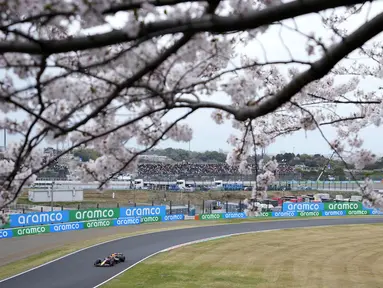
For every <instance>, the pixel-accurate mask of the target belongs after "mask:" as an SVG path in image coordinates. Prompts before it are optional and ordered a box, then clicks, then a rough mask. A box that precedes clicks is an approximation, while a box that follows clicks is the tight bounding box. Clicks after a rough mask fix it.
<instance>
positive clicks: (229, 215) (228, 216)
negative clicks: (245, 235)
mask: <svg viewBox="0 0 383 288" xmlns="http://www.w3.org/2000/svg"><path fill="white" fill-rule="evenodd" d="M238 218H247V216H246V214H245V213H244V212H240V213H239V212H238V213H236V212H232V213H224V214H223V219H238Z"/></svg>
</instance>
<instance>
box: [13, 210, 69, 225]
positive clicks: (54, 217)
mask: <svg viewBox="0 0 383 288" xmlns="http://www.w3.org/2000/svg"><path fill="white" fill-rule="evenodd" d="M9 221H10V223H9V224H10V227H22V226H33V225H41V224H50V223H60V222H69V211H68V210H64V211H54V212H36V213H26V214H11V215H10V216H9Z"/></svg>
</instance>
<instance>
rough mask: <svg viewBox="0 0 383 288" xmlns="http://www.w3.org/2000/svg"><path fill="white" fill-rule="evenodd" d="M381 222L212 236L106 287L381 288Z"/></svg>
mask: <svg viewBox="0 0 383 288" xmlns="http://www.w3.org/2000/svg"><path fill="white" fill-rule="evenodd" d="M382 228H383V226H382V225H381V224H379V225H376V224H374V225H363V226H361V225H345V226H338V227H319V228H318V227H316V228H304V229H287V230H284V231H270V232H267V233H254V234H248V235H240V236H233V237H230V238H226V239H218V240H213V241H209V242H205V243H200V244H195V245H190V246H187V247H181V248H178V249H175V250H173V251H170V252H165V253H161V254H158V255H156V256H154V257H152V258H150V259H148V260H146V261H144V262H142V263H140V264H138V265H137V266H135V267H133V268H132V269H130V270H128V271H127V272H125V273H123V274H121V275H120V276H118V277H117V278H115V279H113V280H112V281H110V282H109V283H107V284H105V285H103V286H102V287H103V288H125V287H137V288H140V287H145V288H146V287H156V288H179V287H182V288H197V287H204V288H216V287H219V288H233V287H235V288H253V287H258V288H296V287H302V288H319V287H366V288H367V287H368V288H380V287H383V278H382V277H381V271H382V269H383V249H382V248H383V244H382V242H381V241H379V239H381V238H382V237H383V229H382ZM366 235H373V237H366Z"/></svg>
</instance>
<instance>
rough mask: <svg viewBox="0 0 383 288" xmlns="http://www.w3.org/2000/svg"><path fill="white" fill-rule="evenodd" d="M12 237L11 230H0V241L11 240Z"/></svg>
mask: <svg viewBox="0 0 383 288" xmlns="http://www.w3.org/2000/svg"><path fill="white" fill-rule="evenodd" d="M12 237H13V231H12V229H4V230H0V239H3V238H12Z"/></svg>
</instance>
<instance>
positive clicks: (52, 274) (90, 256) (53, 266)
mask: <svg viewBox="0 0 383 288" xmlns="http://www.w3.org/2000/svg"><path fill="white" fill-rule="evenodd" d="M373 223H383V219H382V218H380V217H379V218H349V217H347V218H338V219H316V220H285V221H269V222H252V223H241V224H227V225H219V226H205V227H197V228H187V229H179V230H171V231H163V232H156V233H150V234H146V235H138V236H133V237H130V238H125V239H121V240H116V241H113V242H110V243H106V244H102V245H100V246H96V247H93V248H89V249H86V250H83V251H80V252H79V253H76V254H73V255H70V256H68V257H65V258H62V259H60V260H58V261H55V262H53V263H50V264H48V265H45V266H42V267H40V268H37V269H34V270H31V271H29V272H27V273H24V274H21V275H19V276H16V277H14V278H10V279H8V280H4V281H0V286H1V287H20V288H21V287H28V288H41V287H47V288H48V287H49V288H67V287H81V288H93V287H95V286H97V285H98V284H100V283H102V282H104V281H105V280H107V279H109V278H110V277H112V276H113V275H115V274H117V273H119V272H121V271H122V270H124V269H126V268H128V267H129V266H131V265H133V264H134V263H136V262H138V261H140V260H142V259H143V258H145V257H147V256H149V255H151V254H153V253H155V252H158V251H161V250H163V249H165V248H169V247H172V246H175V245H179V244H182V243H185V242H190V241H195V240H200V239H204V238H209V237H215V236H222V235H227V234H233V233H242V232H250V231H263V230H274V229H286V228H299V227H309V226H310V227H316V226H326V225H331V226H332V225H342V224H373ZM32 237H33V236H32ZM113 252H122V253H124V254H125V255H126V256H127V260H126V262H125V263H120V264H117V265H116V266H114V267H105V268H96V267H94V266H93V263H94V261H95V260H96V259H97V258H103V257H105V256H107V255H109V254H111V253H113ZM127 273H129V272H127Z"/></svg>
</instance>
